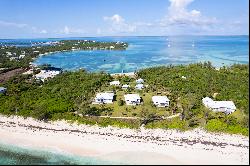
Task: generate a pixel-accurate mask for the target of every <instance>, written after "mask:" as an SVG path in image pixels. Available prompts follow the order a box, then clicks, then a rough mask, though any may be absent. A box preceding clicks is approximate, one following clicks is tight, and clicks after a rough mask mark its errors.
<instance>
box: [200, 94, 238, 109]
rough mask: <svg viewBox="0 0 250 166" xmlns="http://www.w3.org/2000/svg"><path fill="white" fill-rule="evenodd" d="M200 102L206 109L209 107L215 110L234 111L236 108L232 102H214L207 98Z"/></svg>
mask: <svg viewBox="0 0 250 166" xmlns="http://www.w3.org/2000/svg"><path fill="white" fill-rule="evenodd" d="M202 102H203V104H204V105H205V106H206V107H210V108H213V109H215V108H230V109H236V106H235V105H234V103H233V101H214V100H213V99H211V98H209V97H205V98H203V99H202Z"/></svg>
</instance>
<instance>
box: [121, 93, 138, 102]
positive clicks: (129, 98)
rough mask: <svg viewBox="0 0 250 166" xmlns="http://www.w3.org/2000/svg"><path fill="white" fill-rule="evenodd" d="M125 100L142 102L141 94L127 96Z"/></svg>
mask: <svg viewBox="0 0 250 166" xmlns="http://www.w3.org/2000/svg"><path fill="white" fill-rule="evenodd" d="M124 98H125V100H129V101H137V100H140V99H141V98H140V96H139V94H126V95H124Z"/></svg>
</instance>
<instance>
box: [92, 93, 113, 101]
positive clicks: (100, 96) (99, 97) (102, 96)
mask: <svg viewBox="0 0 250 166" xmlns="http://www.w3.org/2000/svg"><path fill="white" fill-rule="evenodd" d="M114 95H115V94H114V93H113V92H104V93H97V94H96V97H95V99H94V102H93V104H108V103H113V100H114Z"/></svg>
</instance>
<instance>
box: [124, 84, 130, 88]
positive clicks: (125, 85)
mask: <svg viewBox="0 0 250 166" xmlns="http://www.w3.org/2000/svg"><path fill="white" fill-rule="evenodd" d="M129 87H130V86H129V85H128V84H124V85H122V89H128V88H129Z"/></svg>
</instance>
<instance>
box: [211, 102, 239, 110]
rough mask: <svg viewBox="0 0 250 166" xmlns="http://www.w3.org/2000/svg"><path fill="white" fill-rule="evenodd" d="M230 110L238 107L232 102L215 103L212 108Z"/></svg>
mask: <svg viewBox="0 0 250 166" xmlns="http://www.w3.org/2000/svg"><path fill="white" fill-rule="evenodd" d="M224 107H225V108H230V109H236V106H235V105H234V103H233V102H232V101H214V104H213V105H212V108H224Z"/></svg>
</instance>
